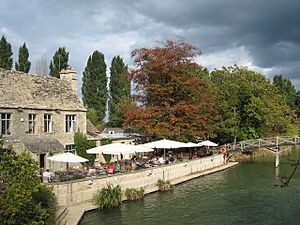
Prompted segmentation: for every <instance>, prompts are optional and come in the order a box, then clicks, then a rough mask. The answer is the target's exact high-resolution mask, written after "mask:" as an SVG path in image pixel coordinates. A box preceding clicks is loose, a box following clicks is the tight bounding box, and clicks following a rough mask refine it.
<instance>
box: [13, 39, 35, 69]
mask: <svg viewBox="0 0 300 225" xmlns="http://www.w3.org/2000/svg"><path fill="white" fill-rule="evenodd" d="M28 58H29V52H28V49H27V47H26V44H25V42H24V44H23V45H22V46H21V47H20V48H19V60H18V62H16V63H15V68H16V70H17V71H22V72H25V73H28V72H29V70H30V66H31V62H29V61H28Z"/></svg>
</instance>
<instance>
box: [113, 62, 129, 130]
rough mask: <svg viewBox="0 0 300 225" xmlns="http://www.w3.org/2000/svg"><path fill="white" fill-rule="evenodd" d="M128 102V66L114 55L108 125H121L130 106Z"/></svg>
mask: <svg viewBox="0 0 300 225" xmlns="http://www.w3.org/2000/svg"><path fill="white" fill-rule="evenodd" d="M130 103H131V96H130V80H129V79H128V68H127V66H126V65H125V63H124V62H123V59H122V58H121V57H120V56H115V57H114V58H113V59H112V63H111V67H110V100H109V121H110V123H109V124H110V126H112V127H121V126H122V124H123V122H124V118H125V113H126V112H127V111H128V110H129V108H130V105H131V104H130ZM124 106H125V107H124Z"/></svg>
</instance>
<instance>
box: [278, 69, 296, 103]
mask: <svg viewBox="0 0 300 225" xmlns="http://www.w3.org/2000/svg"><path fill="white" fill-rule="evenodd" d="M273 84H274V85H275V87H277V88H278V91H279V93H280V94H282V95H283V96H285V97H286V102H287V104H288V105H289V106H290V107H291V108H292V109H295V101H296V89H295V87H294V86H293V84H292V82H291V81H290V80H288V79H285V78H284V77H283V75H276V76H274V78H273Z"/></svg>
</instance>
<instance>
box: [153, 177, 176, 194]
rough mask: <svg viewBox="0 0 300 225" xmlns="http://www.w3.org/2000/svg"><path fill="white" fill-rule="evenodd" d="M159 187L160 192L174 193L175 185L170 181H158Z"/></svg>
mask: <svg viewBox="0 0 300 225" xmlns="http://www.w3.org/2000/svg"><path fill="white" fill-rule="evenodd" d="M157 186H158V190H159V191H172V190H173V189H174V185H173V184H171V182H170V181H165V180H161V179H159V180H158V181H157Z"/></svg>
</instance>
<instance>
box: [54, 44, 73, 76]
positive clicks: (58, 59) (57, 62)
mask: <svg viewBox="0 0 300 225" xmlns="http://www.w3.org/2000/svg"><path fill="white" fill-rule="evenodd" d="M68 61H69V52H67V51H66V48H65V47H62V48H58V50H57V51H56V52H55V53H54V56H53V59H52V60H51V62H50V66H49V68H50V76H52V77H57V78H59V72H60V71H61V70H62V69H66V68H67V67H68V66H69V65H68Z"/></svg>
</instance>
